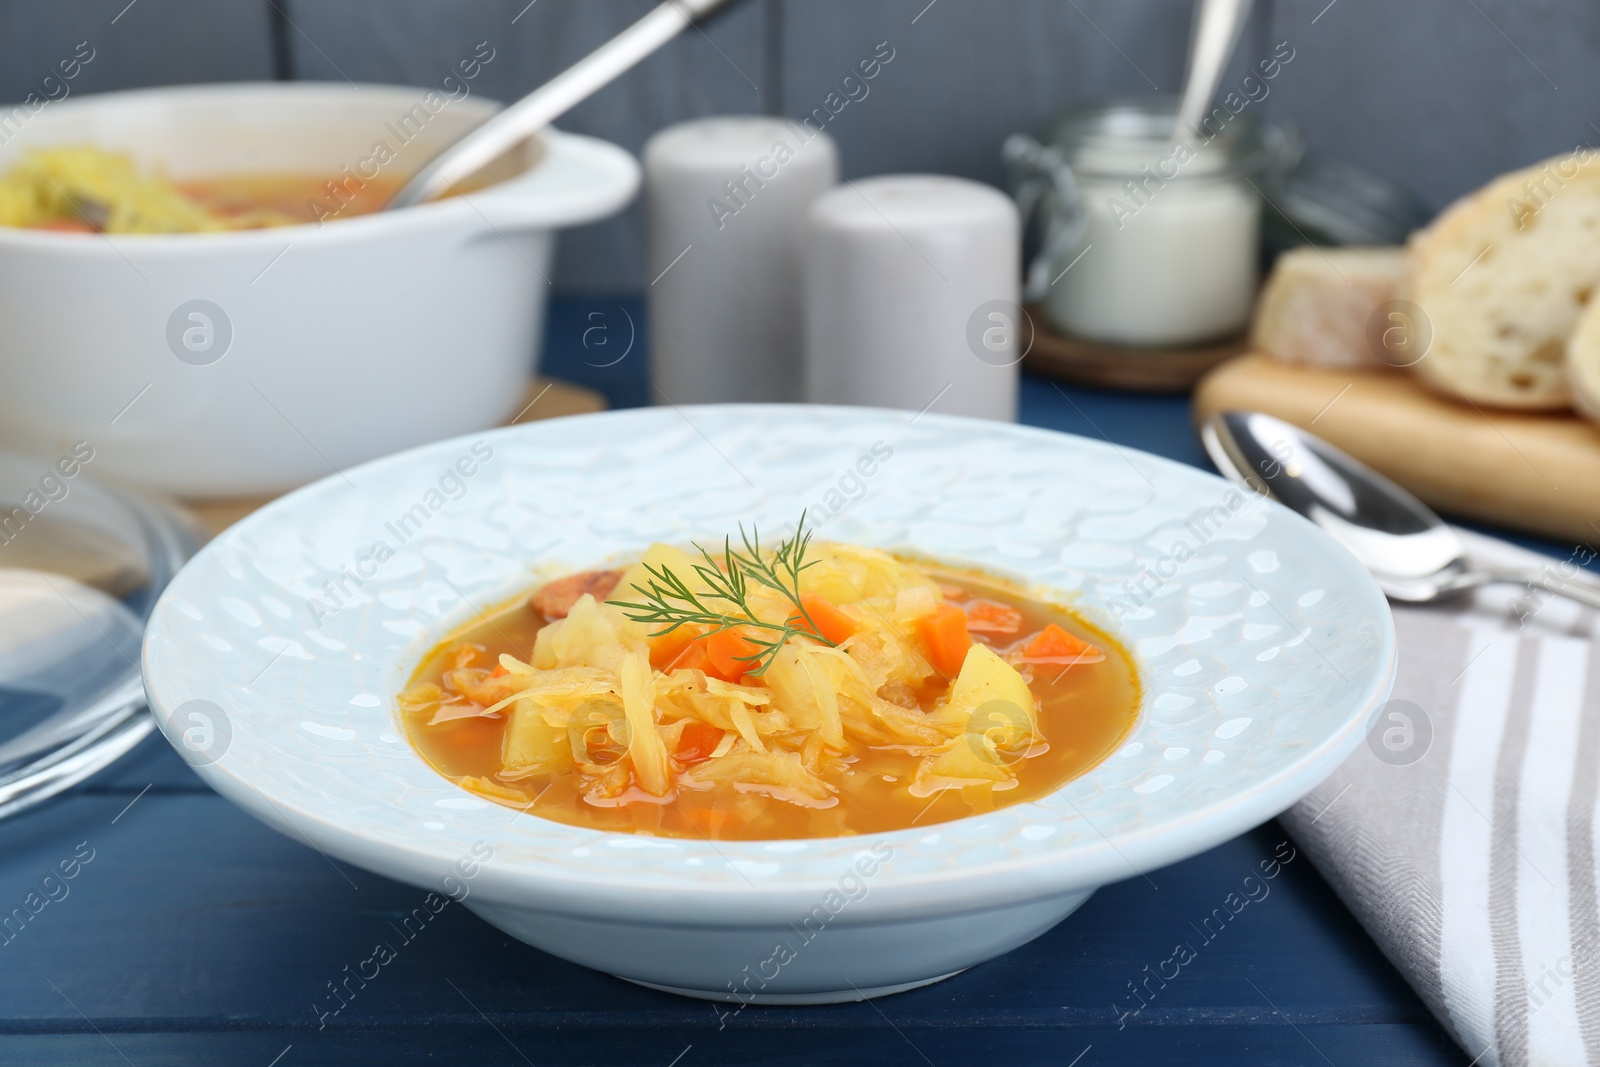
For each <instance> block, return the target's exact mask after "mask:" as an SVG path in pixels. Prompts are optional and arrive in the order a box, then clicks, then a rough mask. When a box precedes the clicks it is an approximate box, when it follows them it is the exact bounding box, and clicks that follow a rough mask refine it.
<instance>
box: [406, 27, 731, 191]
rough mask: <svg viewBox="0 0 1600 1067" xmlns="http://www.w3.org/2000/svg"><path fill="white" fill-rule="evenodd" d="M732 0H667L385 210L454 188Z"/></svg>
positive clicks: (467, 141) (477, 132)
mask: <svg viewBox="0 0 1600 1067" xmlns="http://www.w3.org/2000/svg"><path fill="white" fill-rule="evenodd" d="M728 2H729V0H665V2H664V3H662V4H660V5H659V6H657V7H656V8H654V9H652V10H651V11H650V13H649V14H647V15H645V17H644V18H642V19H640V20H639V21H638V22H635V23H634V24H633V25H632V26H629V27H628V28H627V29H625V30H623V31H622V32H621V33H619V34H617V35H616V36H615V37H613V38H612V39H611V40H609V41H607V42H606V43H605V44H603V45H601V46H600V47H599V48H597V49H595V50H594V51H593V52H591V53H589V54H588V55H587V56H585V57H584V58H583V59H580V60H579V61H578V62H576V63H574V64H573V65H572V66H570V67H568V68H567V69H566V70H564V71H562V72H561V73H560V74H558V75H556V76H555V77H554V78H553V79H551V80H550V81H548V82H546V83H545V84H544V85H541V86H540V87H539V88H537V89H535V90H534V91H533V92H531V93H529V94H528V95H527V96H524V97H523V98H522V99H521V100H518V101H517V102H516V103H514V104H511V105H510V106H508V107H506V108H505V109H504V110H503V111H500V112H497V113H496V114H495V116H494V117H493V118H491V119H489V120H488V121H487V122H485V123H483V125H481V126H478V127H477V128H475V129H474V130H473V131H472V132H471V133H469V134H467V135H466V136H465V137H463V138H461V140H459V141H457V142H455V143H454V144H452V145H450V146H449V147H448V148H446V149H445V150H444V151H443V152H441V153H439V154H438V155H437V156H435V157H434V158H433V159H432V160H430V161H429V162H428V164H427V165H426V166H424V167H423V168H422V169H421V170H420V171H418V172H417V173H416V174H414V175H413V176H412V177H411V180H410V181H408V182H406V184H405V185H403V186H401V188H400V191H399V192H398V193H396V194H395V195H394V198H393V199H392V200H390V201H389V203H388V204H387V205H385V206H384V210H385V211H393V210H395V209H397V208H404V207H411V206H413V205H415V204H420V203H422V202H423V201H425V200H432V199H434V198H435V197H438V196H443V195H444V194H445V193H448V192H452V191H454V190H455V188H456V183H457V182H460V181H461V180H462V179H464V178H467V177H469V176H470V175H472V174H475V173H476V172H477V171H479V170H480V169H482V168H483V167H484V166H485V165H487V164H488V163H490V162H492V161H493V160H495V159H497V158H499V157H500V156H501V155H502V154H503V153H505V152H507V151H509V150H510V149H512V148H514V147H516V146H517V145H518V144H520V143H521V142H523V141H525V140H527V138H529V137H531V136H532V135H533V134H536V133H538V132H539V131H540V130H542V129H544V128H545V127H546V126H548V125H550V123H552V122H554V121H555V120H556V119H558V118H560V117H561V116H562V115H565V114H566V113H567V112H568V111H570V110H572V109H573V108H574V107H577V106H578V105H579V104H581V103H583V101H585V100H587V99H589V97H590V96H592V95H594V94H595V93H596V92H598V91H599V90H600V89H603V88H604V87H605V86H607V85H610V84H611V83H612V82H613V81H615V80H616V79H617V78H619V77H621V76H622V75H623V74H624V73H626V72H627V71H628V70H630V69H632V68H633V66H634V65H635V64H637V63H638V62H639V61H640V60H642V59H644V58H645V57H646V56H648V55H650V54H651V53H652V52H654V51H655V50H656V49H658V48H660V47H661V46H662V45H664V44H666V43H667V42H668V41H670V40H672V39H673V38H674V37H676V36H677V35H678V34H680V33H682V32H683V31H684V30H685V29H687V28H688V27H689V26H691V25H692V24H693V23H694V22H695V21H696V20H698V19H701V18H704V17H705V16H707V15H709V14H711V13H712V12H713V11H715V10H717V9H718V8H720V7H722V6H723V5H725V4H727V3H728Z"/></svg>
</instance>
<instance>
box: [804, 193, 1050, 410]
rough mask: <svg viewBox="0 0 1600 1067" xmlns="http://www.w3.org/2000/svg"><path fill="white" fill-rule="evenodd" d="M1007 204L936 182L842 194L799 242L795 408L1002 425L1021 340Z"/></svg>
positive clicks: (1012, 214)
mask: <svg viewBox="0 0 1600 1067" xmlns="http://www.w3.org/2000/svg"><path fill="white" fill-rule="evenodd" d="M1020 233H1021V224H1020V221H1019V219H1018V215H1017V209H1016V207H1015V206H1014V205H1013V204H1012V202H1011V200H1010V198H1009V197H1007V196H1005V195H1003V194H1002V193H1000V192H999V191H997V190H995V189H992V188H990V187H989V186H987V185H981V184H979V183H977V182H972V181H967V180H965V179H962V178H949V177H942V176H938V175H922V174H908V175H890V176H885V177H881V178H868V179H865V180H862V181H858V182H851V183H849V184H847V185H843V186H840V187H838V188H836V189H834V190H832V191H831V192H829V193H827V194H826V195H825V196H823V197H821V198H820V199H818V201H817V202H816V204H815V205H813V207H812V209H811V214H810V218H809V225H808V232H807V235H806V320H805V328H806V334H805V337H806V399H808V400H810V401H813V402H816V403H825V404H866V405H872V406H877V407H895V408H906V409H909V410H912V411H922V410H924V409H929V410H933V411H937V412H941V413H944V414H955V415H974V416H978V417H981V418H989V419H1002V420H1006V421H1012V420H1015V419H1016V416H1017V373H1018V372H1017V363H1018V362H1019V361H1020V359H1021V356H1022V353H1023V352H1024V351H1025V350H1026V346H1027V344H1028V343H1029V340H1030V338H1031V327H1030V326H1029V324H1028V323H1027V321H1026V319H1025V318H1024V317H1023V315H1022V310H1021V308H1020V307H1019V306H1018V300H1019V299H1020V295H1021V294H1020V292H1019V290H1020V286H1021V277H1020V272H1021V247H1020V242H1021V236H1020Z"/></svg>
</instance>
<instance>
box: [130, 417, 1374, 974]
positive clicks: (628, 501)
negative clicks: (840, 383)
mask: <svg viewBox="0 0 1600 1067" xmlns="http://www.w3.org/2000/svg"><path fill="white" fill-rule="evenodd" d="M346 473H347V476H348V479H349V480H348V481H346V480H345V479H344V478H330V479H326V480H324V481H322V482H319V483H317V484H316V485H313V486H309V487H307V488H304V489H301V490H299V491H298V492H296V493H293V494H291V495H290V496H288V497H286V498H284V499H282V500H279V501H278V502H276V503H274V504H272V505H270V506H268V507H266V508H265V509H263V510H261V511H260V512H257V513H256V514H255V515H253V516H251V517H250V518H248V519H246V520H244V521H243V522H241V523H239V524H238V525H236V526H234V527H233V528H232V529H231V530H229V531H228V532H226V533H225V534H223V535H222V536H221V537H219V538H218V539H217V540H215V541H213V542H212V543H211V544H210V545H209V546H208V547H206V548H205V549H204V550H203V551H202V552H201V553H200V555H199V556H197V557H196V559H195V560H194V561H193V562H192V563H191V564H189V566H188V567H186V568H185V569H184V570H183V572H182V573H181V574H179V575H178V577H177V579H176V580H175V581H174V582H173V584H172V585H171V586H170V588H169V589H168V591H167V593H166V594H165V596H163V597H162V599H161V602H160V603H159V605H158V606H157V608H156V610H155V614H154V617H153V619H152V621H151V624H150V630H149V636H148V638H147V640H146V642H145V649H144V667H145V678H146V685H147V688H148V691H149V695H150V700H151V706H152V708H153V709H154V711H155V714H156V716H157V719H158V721H159V722H160V723H161V726H162V729H163V730H165V731H166V733H167V736H168V737H169V738H170V739H171V740H172V741H173V742H174V743H175V745H176V746H177V747H178V750H179V751H180V753H183V754H184V755H185V757H186V758H187V759H189V760H190V762H192V763H194V764H195V765H196V766H197V768H198V770H199V773H200V774H201V776H202V777H203V778H204V779H205V780H206V781H207V782H209V783H210V784H211V785H212V786H213V787H215V788H216V789H217V790H218V791H219V792H221V793H222V794H224V795H225V796H227V797H229V798H230V799H231V800H233V801H234V802H235V803H237V804H239V805H240V806H241V807H243V808H245V809H246V810H247V811H249V812H251V813H252V814H254V815H255V816H257V817H258V818H260V819H262V820H264V821H265V822H267V823H269V824H271V825H272V826H275V827H277V828H278V829H280V830H281V831H282V832H284V833H285V834H287V835H289V836H290V837H292V838H294V839H295V840H300V841H309V842H311V843H312V844H314V845H315V846H316V847H317V848H319V849H321V850H323V851H324V852H326V853H327V854H328V855H330V856H333V857H336V858H338V859H342V860H346V861H349V862H351V863H354V864H358V865H360V866H363V867H367V868H370V869H372V870H374V871H378V872H381V873H382V874H385V875H388V876H389V877H392V878H397V879H400V880H402V881H406V882H410V883H413V884H415V885H418V886H424V887H428V888H430V889H432V890H434V891H435V892H437V893H440V894H448V895H451V896H453V897H455V898H456V899H460V900H463V901H464V902H465V904H466V906H467V907H468V908H470V909H472V910H473V911H475V912H477V913H478V914H479V915H481V916H482V917H483V918H485V919H487V920H488V921H489V922H491V923H493V924H494V925H496V926H498V927H500V928H501V929H502V930H505V931H506V932H507V933H509V934H511V935H513V936H515V937H517V938H520V939H522V940H523V941H526V942H528V943H529V944H532V945H536V946H538V947H539V948H542V949H544V950H545V951H548V952H551V953H554V954H555V955H558V956H562V957H565V958H566V959H569V960H574V961H576V962H578V963H582V964H585V965H587V966H590V967H595V968H598V969H600V970H603V971H608V972H610V973H612V974H615V975H619V976H621V977H624V978H627V979H629V980H632V981H635V982H641V983H645V984H648V985H652V986H657V987H662V988H666V989H670V990H673V991H676V992H683V993H688V994H690V995H694V996H702V997H711V998H721V999H726V1000H730V1001H749V1000H759V1001H769V1002H771V1001H778V1002H790V1003H795V1002H826V1001H836V1000H849V999H856V998H858V997H861V996H870V995H874V994H877V993H884V992H892V991H895V990H899V989H905V988H910V987H912V986H916V985H919V984H923V983H926V982H930V981H934V980H936V979H938V978H940V977H943V976H947V975H949V974H951V973H953V972H956V971H959V970H961V969H962V968H965V967H969V966H972V965H973V964H976V963H980V962H982V961H984V960H987V959H990V958H992V957H994V956H996V955H999V954H1001V953H1003V952H1006V951H1008V950H1010V949H1012V948H1015V947H1016V946H1018V945H1021V944H1023V943H1024V942H1027V941H1029V940H1030V939H1032V938H1034V937H1037V936H1038V935H1040V934H1041V933H1043V932H1045V931H1046V930H1048V929H1049V928H1050V927H1052V926H1054V925H1055V924H1056V923H1058V922H1060V921H1061V920H1062V919H1063V918H1064V917H1066V916H1067V915H1068V914H1070V913H1071V912H1072V911H1073V910H1074V909H1075V908H1077V907H1078V906H1079V905H1080V904H1082V903H1083V901H1084V900H1086V899H1087V898H1088V897H1089V895H1090V894H1091V893H1093V892H1094V890H1095V889H1096V888H1097V887H1099V886H1102V885H1105V884H1107V883H1110V882H1115V881H1121V880H1123V879H1126V878H1129V877H1133V876H1135V875H1136V874H1138V873H1139V872H1143V871H1149V870H1151V869H1153V868H1157V867H1160V866H1162V865H1164V864H1168V863H1172V862H1174V861H1177V860H1180V859H1183V858H1185V857H1187V856H1190V855H1193V854H1194V853H1197V852H1200V851H1202V850H1204V849H1207V848H1210V847H1212V846H1213V845H1216V844H1217V843H1219V842H1222V841H1224V840H1227V839H1228V838H1231V837H1233V836H1235V835H1237V834H1239V833H1241V832H1243V831H1245V830H1247V829H1249V828H1251V827H1253V826H1255V825H1257V824H1259V823H1261V822H1263V821H1265V820H1267V819H1270V818H1272V817H1273V816H1274V815H1276V814H1278V813H1279V812H1281V811H1282V810H1284V809H1285V808H1287V807H1288V806H1289V805H1291V804H1293V803H1294V802H1295V801H1296V800H1298V799H1300V798H1301V797H1302V796H1304V795H1305V794H1306V793H1307V792H1308V791H1309V790H1311V789H1312V788H1313V787H1314V786H1316V785H1317V783H1319V782H1320V781H1321V780H1322V779H1323V778H1324V777H1325V776H1326V775H1327V774H1329V773H1330V772H1331V771H1332V770H1333V769H1334V768H1335V767H1336V766H1337V765H1338V764H1339V763H1340V762H1341V761H1342V760H1343V759H1345V757H1347V756H1348V755H1350V754H1351V752H1352V751H1353V750H1354V749H1355V748H1356V747H1357V746H1358V745H1360V744H1361V743H1362V738H1363V736H1364V732H1365V728H1366V726H1367V724H1368V722H1369V721H1370V719H1371V718H1372V717H1373V716H1374V714H1375V713H1376V711H1377V709H1378V708H1379V706H1380V704H1381V702H1382V701H1383V700H1384V699H1385V697H1386V695H1387V693H1388V690H1389V687H1390V684H1391V680H1392V675H1393V669H1394V659H1395V642H1394V634H1393V627H1392V624H1391V620H1390V616H1389V611H1388V607H1387V605H1386V604H1385V602H1384V599H1383V597H1382V595H1381V594H1380V593H1379V592H1378V590H1377V588H1376V586H1374V585H1373V583H1372V581H1371V580H1370V579H1369V578H1368V576H1367V575H1366V573H1365V572H1364V571H1363V570H1362V569H1361V567H1360V566H1359V565H1358V564H1357V563H1356V561H1355V560H1354V559H1353V558H1352V557H1351V556H1350V555H1349V554H1348V553H1346V552H1345V551H1344V550H1343V549H1341V548H1340V547H1338V546H1337V545H1336V544H1335V543H1334V542H1333V541H1331V540H1330V539H1329V538H1328V537H1327V536H1326V535H1324V534H1323V533H1322V532H1321V531H1319V530H1318V529H1316V528H1315V527H1313V526H1312V525H1310V524H1309V523H1307V522H1305V521H1304V520H1302V519H1300V518H1299V517H1297V516H1295V515H1293V514H1291V513H1290V512H1289V511H1287V510H1285V509H1284V508H1281V507H1279V506H1278V505H1276V504H1273V503H1270V502H1267V501H1263V500H1261V499H1259V498H1253V497H1249V496H1247V495H1245V494H1244V493H1242V491H1240V490H1237V489H1235V488H1234V487H1232V486H1230V485H1228V484H1227V483H1225V482H1223V481H1221V480H1220V479H1218V478H1215V477H1213V476H1210V475H1207V474H1203V473H1201V472H1199V471H1197V470H1194V469H1191V468H1188V467H1184V466H1181V465H1179V464H1176V463H1172V462H1169V461H1166V460H1162V459H1158V458H1156V457H1153V456H1148V455H1144V454H1142V453H1137V452H1131V451H1128V450H1118V449H1116V448H1114V447H1111V446H1108V445H1106V444H1102V443H1099V442H1095V441H1089V440H1085V439H1083V438H1078V437H1071V436H1067V435H1064V434H1057V433H1051V432H1047V431H1042V430H1034V429H1026V428H1021V427H1017V426H1010V425H1002V424H998V423H993V422H986V421H977V420H967V419H957V418H949V417H942V416H937V415H923V416H921V417H920V418H918V417H914V416H912V415H910V414H908V413H904V412H888V411H876V410H871V409H863V408H827V407H782V406H774V407H757V406H728V407H693V408H683V409H681V410H679V409H663V408H656V409H646V410H636V411H625V412H617V413H609V414H601V415H592V416H580V417H577V418H570V419H557V420H551V421H548V422H539V423H533V424H528V425H524V426H518V427H515V428H512V429H508V430H499V431H491V432H488V433H484V434H482V435H481V436H477V437H465V438H460V439H457V440H454V441H449V442H443V443H439V444H434V445H429V446H427V447H425V448H421V449H417V450H415V451H412V452H409V453H406V454H404V455H400V456H395V457H391V458H389V459H385V460H380V461H378V462H375V463H370V464H367V465H365V466H362V467H359V468H356V469H353V470H350V471H348V472H346ZM805 507H809V508H810V509H811V511H810V519H811V521H812V522H816V523H818V524H819V525H820V531H819V536H820V537H823V538H826V539H831V540H841V541H850V542H856V543H861V544H870V545H876V546H880V547H884V548H890V549H896V548H899V549H914V550H916V551H917V552H920V553H923V554H926V555H931V556H933V557H936V558H941V559H945V560H949V561H953V562H966V563H971V564H977V565H979V566H981V567H984V568H987V569H990V570H992V571H996V572H999V573H1001V574H1005V575H1009V576H1011V577H1013V578H1015V579H1016V580H1018V581H1020V582H1022V583H1023V584H1024V585H1026V586H1028V587H1030V588H1033V589H1035V590H1037V591H1042V592H1044V593H1046V594H1048V595H1051V596H1054V597H1058V598H1066V600H1067V602H1070V603H1073V604H1075V605H1076V606H1077V608H1078V609H1079V610H1081V611H1083V612H1084V613H1086V614H1087V615H1088V616H1089V617H1090V618H1092V619H1095V620H1097V621H1099V622H1100V623H1102V624H1103V625H1105V626H1106V627H1107V628H1108V629H1109V630H1111V631H1112V632H1114V633H1116V634H1117V635H1118V636H1119V638H1120V639H1121V640H1122V641H1123V642H1124V643H1125V644H1126V645H1127V647H1128V648H1129V649H1130V650H1131V651H1132V652H1133V653H1134V655H1135V656H1136V658H1137V660H1138V665H1139V670H1140V673H1141V676H1142V679H1143V683H1144V686H1145V694H1144V704H1143V708H1142V709H1141V712H1140V716H1139V719H1138V721H1137V724H1136V725H1135V727H1134V729H1133V733H1132V735H1131V737H1130V738H1129V739H1128V741H1127V742H1126V743H1125V744H1124V745H1123V746H1122V747H1121V748H1120V749H1119V750H1118V751H1117V752H1116V753H1115V754H1113V755H1112V756H1110V757H1109V758H1108V759H1107V760H1106V761H1105V762H1103V763H1102V764H1101V765H1099V766H1098V767H1096V768H1095V769H1094V770H1092V771H1091V772H1089V773H1088V774H1086V775H1084V776H1083V777H1081V778H1078V779H1076V780H1074V781H1072V782H1069V783H1067V784H1066V785H1064V786H1063V787H1061V788H1060V789H1058V790H1057V791H1056V792H1054V793H1053V794H1051V795H1049V796H1048V797H1046V798H1044V799H1042V800H1038V801H1035V802H1032V803H1027V804H1019V805H1015V806H1011V807H1005V808H1001V809H998V810H996V811H994V812H992V813H990V814H987V815H982V816H976V817H972V818H967V819H962V820H958V821H954V822H948V823H942V824H938V825H934V826H920V827H916V828H913V829H908V830H903V831H898V832H894V833H885V834H878V835H870V836H863V837H852V838H819V839H811V840H797V841H756V842H739V841H730V842H720V841H719V842H710V841H703V840H684V839H676V838H656V837H648V836H633V835H625V834H614V833H606V832H601V831H596V830H589V829H584V828H581V827H576V826H567V825H563V824H559V823H555V822H549V821H546V820H543V819H540V818H537V817H534V816H531V815H526V814H523V813H521V812H518V811H516V810H514V809H511V808H507V807H503V806H501V805H498V804H494V803H491V802H489V801H486V800H484V799H482V798H480V797H478V796H475V795H473V794H471V793H468V792H465V791H464V790H462V789H460V788H458V787H457V786H456V785H454V784H453V783H452V782H450V781H448V780H447V779H445V778H443V777H442V776H440V775H439V774H438V773H436V772H435V771H434V770H432V769H431V768H430V767H429V766H428V765H427V764H425V763H424V762H423V761H422V759H421V758H420V757H419V756H418V755H417V753H416V752H415V751H414V750H413V749H412V748H411V746H410V745H409V744H408V743H407V740H406V737H405V734H404V731H403V729H402V727H401V724H400V719H399V712H398V709H397V706H396V701H395V694H396V693H397V692H398V691H400V690H401V688H402V687H404V686H405V684H406V681H407V678H408V677H409V675H410V674H411V672H412V670H413V669H414V667H415V665H416V663H417V661H418V659H419V658H420V656H421V655H422V654H423V653H424V652H425V651H426V650H427V649H428V648H430V647H431V646H432V645H433V644H434V643H435V642H436V641H437V640H439V639H440V638H442V637H443V636H444V635H445V634H446V633H447V632H448V631H449V630H451V629H452V628H453V627H455V626H457V625H459V624H461V623H463V622H466V621H468V620H470V619H472V618H475V617H476V616H477V613H478V611H479V609H482V608H485V607H487V606H490V605H493V604H496V603H500V602H503V601H504V600H506V599H508V598H510V597H512V596H514V595H516V594H517V593H519V592H520V591H522V590H524V589H526V588H528V587H529V586H531V585H533V584H535V583H537V582H538V581H540V580H543V579H545V578H548V577H553V576H555V575H557V574H560V573H564V572H567V571H569V570H573V569H577V568H583V567H587V566H592V565H594V564H596V563H599V562H612V561H620V560H622V559H625V558H627V557H628V556H629V555H630V554H637V553H638V552H640V551H642V549H643V548H644V546H645V545H646V544H648V543H649V542H650V541H652V540H665V541H673V542H684V541H688V540H693V539H700V540H701V541H702V542H703V543H704V542H708V541H711V540H720V538H721V537H722V535H723V534H724V532H726V531H729V530H732V529H734V528H735V527H736V526H737V524H738V523H740V522H741V521H742V522H745V523H749V522H751V521H754V522H756V523H759V524H760V525H761V526H763V527H765V528H768V529H777V528H779V527H780V526H781V525H782V524H784V523H786V522H792V521H793V520H794V519H795V518H796V517H798V515H799V513H800V510H801V509H802V508H805Z"/></svg>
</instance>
